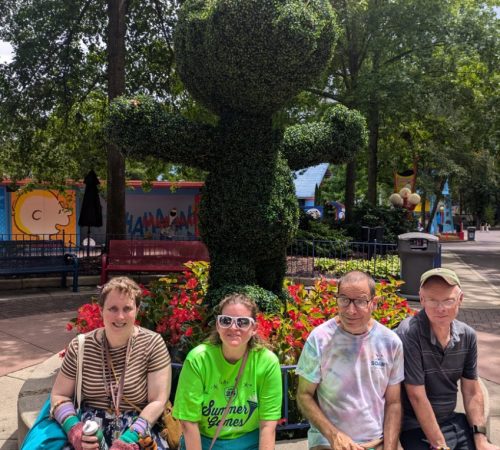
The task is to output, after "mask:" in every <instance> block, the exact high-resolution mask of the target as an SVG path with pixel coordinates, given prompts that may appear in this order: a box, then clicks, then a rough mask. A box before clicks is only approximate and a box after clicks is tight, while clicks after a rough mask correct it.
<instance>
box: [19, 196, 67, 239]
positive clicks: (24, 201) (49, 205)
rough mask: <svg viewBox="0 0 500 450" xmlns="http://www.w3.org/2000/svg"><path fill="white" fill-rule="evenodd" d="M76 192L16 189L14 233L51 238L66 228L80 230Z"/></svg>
mask: <svg viewBox="0 0 500 450" xmlns="http://www.w3.org/2000/svg"><path fill="white" fill-rule="evenodd" d="M74 211H75V193H74V191H69V190H68V191H66V192H65V193H64V195H63V194H60V193H56V192H53V191H49V190H41V189H36V190H33V191H29V192H25V193H21V194H17V193H15V192H14V193H12V233H13V234H29V235H37V236H38V237H39V238H41V239H44V238H48V237H49V236H51V235H55V234H58V233H61V232H62V231H65V232H66V233H68V234H75V233H76V222H75V214H74Z"/></svg>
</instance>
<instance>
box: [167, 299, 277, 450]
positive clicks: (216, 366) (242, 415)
mask: <svg viewBox="0 0 500 450" xmlns="http://www.w3.org/2000/svg"><path fill="white" fill-rule="evenodd" d="M217 312H218V315H217V317H216V325H215V329H214V330H213V332H212V334H211V335H210V337H209V339H208V340H207V342H206V343H204V344H201V345H199V346H198V347H196V348H194V349H193V350H192V351H191V352H190V353H189V354H188V356H187V358H186V360H185V362H184V365H183V367H182V372H181V375H180V378H179V384H178V387H177V392H176V395H175V406H174V412H173V415H174V417H176V418H178V419H180V420H181V423H182V430H183V442H182V444H181V449H182V450H209V449H210V448H211V445H212V441H213V438H214V436H215V435H216V431H217V429H218V425H219V422H220V421H221V418H222V416H223V413H224V410H225V409H226V406H227V404H228V401H229V400H230V399H231V398H232V397H233V398H232V403H231V405H230V408H229V410H228V412H227V415H226V417H225V418H224V422H223V425H222V428H221V429H220V432H219V435H218V437H217V439H216V441H215V442H214V444H213V447H212V450H225V449H228V450H229V449H230V450H272V449H274V445H275V434H276V425H277V422H278V420H279V419H280V417H281V400H282V387H281V370H280V365H279V362H278V358H277V357H276V355H275V354H274V353H272V352H271V351H270V350H268V349H267V348H266V346H265V345H264V344H263V342H262V340H261V339H260V337H259V336H258V334H257V323H256V315H257V306H256V305H255V303H254V302H253V301H252V300H251V299H249V298H248V297H246V296H244V295H241V294H233V295H230V296H228V297H226V298H224V299H223V300H222V301H221V302H220V304H219V305H218V307H217ZM247 352H248V356H247V360H246V364H245V365H244V367H243V369H242V370H241V374H240V377H239V380H238V383H237V386H236V389H235V380H236V378H237V376H238V373H239V372H240V368H241V366H242V363H243V362H244V361H243V360H244V359H245V358H244V355H245V354H246V353H247Z"/></svg>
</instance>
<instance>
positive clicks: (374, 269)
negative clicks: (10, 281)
mask: <svg viewBox="0 0 500 450" xmlns="http://www.w3.org/2000/svg"><path fill="white" fill-rule="evenodd" d="M120 237H121V238H124V239H128V240H143V239H147V240H163V239H166V237H164V236H162V235H160V234H159V233H157V234H154V235H147V236H140V235H137V234H136V235H133V234H132V235H124V236H120ZM193 239H196V238H193V237H190V236H176V237H174V240H179V241H184V240H193ZM40 240H43V241H52V240H59V241H63V242H64V246H65V251H66V252H67V253H73V254H75V255H77V256H78V259H79V263H80V274H82V275H95V274H98V273H100V266H101V255H102V253H103V252H104V251H105V248H106V235H105V234H89V235H87V234H70V233H64V232H61V233H59V234H56V235H42V236H40V235H26V234H0V242H1V241H27V242H28V243H29V242H36V241H40ZM391 255H397V245H396V244H382V243H377V242H345V241H326V240H296V241H294V242H293V244H292V245H290V246H289V247H288V249H287V275H288V276H303V277H315V276H319V275H321V274H326V275H332V276H333V275H335V274H338V273H344V272H346V271H347V270H354V269H358V270H365V271H368V272H369V273H371V274H372V275H373V276H375V277H377V278H383V277H380V276H377V274H378V273H390V274H394V275H397V274H398V273H399V261H398V260H397V258H390V257H389V256H391Z"/></svg>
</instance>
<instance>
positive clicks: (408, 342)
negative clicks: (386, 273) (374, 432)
mask: <svg viewBox="0 0 500 450" xmlns="http://www.w3.org/2000/svg"><path fill="white" fill-rule="evenodd" d="M463 297H464V294H463V292H462V289H461V286H460V280H459V278H458V276H457V274H456V273H455V272H453V271H452V270H450V269H445V268H437V269H432V270H429V271H427V272H425V273H424V274H422V276H421V278H420V303H421V305H422V308H423V309H422V310H421V311H420V312H419V313H418V314H417V315H416V316H414V317H410V318H408V319H406V320H404V321H403V322H402V323H401V324H400V326H399V327H398V329H397V330H396V332H397V334H398V335H399V337H400V338H401V340H402V341H403V349H404V360H405V382H404V385H405V389H404V393H403V409H404V415H403V427H402V430H403V431H402V433H401V436H400V441H401V444H402V445H403V448H404V449H405V450H408V449H409V450H424V449H426V450H427V449H429V448H431V449H450V448H451V449H452V450H455V449H457V450H458V449H460V450H470V449H475V448H476V449H478V450H494V449H495V450H498V449H499V447H497V446H495V445H492V444H490V443H489V442H488V439H487V437H486V418H485V417H484V399H483V393H482V391H481V387H480V385H479V381H478V375H477V341H476V333H475V331H474V330H473V329H472V328H471V327H469V326H468V325H466V324H465V323H463V322H460V321H458V320H457V319H456V317H457V315H458V310H459V308H460V305H461V304H462V300H463ZM458 380H460V383H461V390H462V396H463V401H464V406H465V412H466V415H465V414H459V413H455V412H454V410H455V407H456V403H457V382H458Z"/></svg>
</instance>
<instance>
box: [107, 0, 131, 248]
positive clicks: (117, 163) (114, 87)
mask: <svg viewBox="0 0 500 450" xmlns="http://www.w3.org/2000/svg"><path fill="white" fill-rule="evenodd" d="M126 10H127V0H108V20H109V24H108V48H107V50H108V98H109V101H110V102H111V101H112V100H113V99H114V98H115V97H118V96H120V95H123V94H124V93H125V30H126V24H125V20H126ZM107 152H108V180H107V187H108V189H107V203H108V204H107V217H106V240H107V241H109V239H120V238H121V239H124V238H125V159H124V157H123V155H122V153H121V152H120V149H119V148H118V147H116V146H115V145H113V144H108V147H107Z"/></svg>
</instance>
